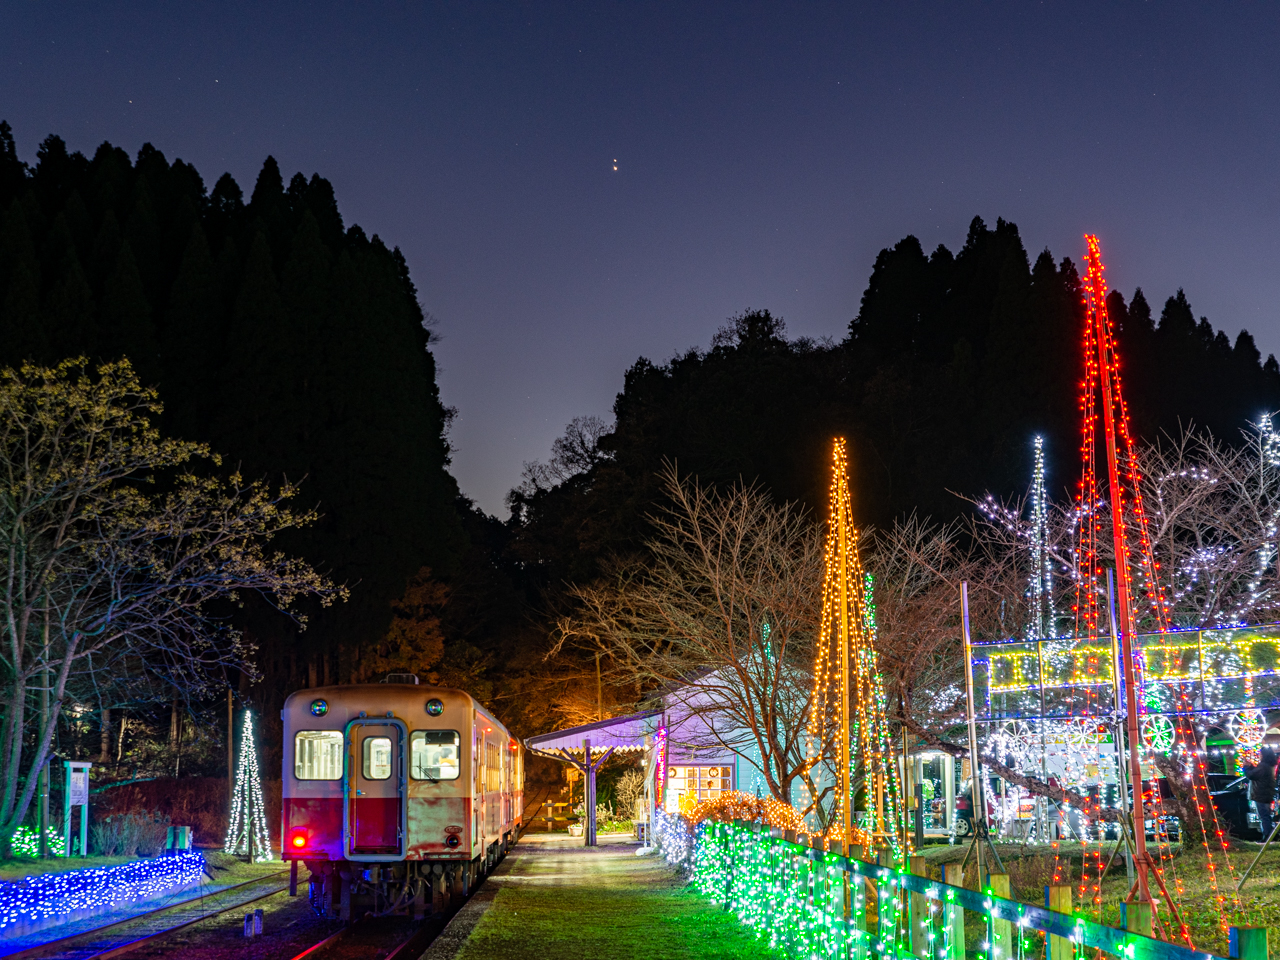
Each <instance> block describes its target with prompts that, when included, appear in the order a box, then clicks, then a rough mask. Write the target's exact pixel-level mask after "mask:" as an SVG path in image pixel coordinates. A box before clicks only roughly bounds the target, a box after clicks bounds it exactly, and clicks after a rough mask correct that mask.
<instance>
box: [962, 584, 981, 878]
mask: <svg viewBox="0 0 1280 960" xmlns="http://www.w3.org/2000/svg"><path fill="white" fill-rule="evenodd" d="M960 617H961V622H962V625H963V629H964V694H965V706H966V707H967V708H968V710H967V713H968V714H969V783H970V785H971V786H972V789H971V790H970V791H969V796H970V801H969V803H970V805H971V807H972V813H973V849H974V853H976V854H977V857H978V889H979V890H981V889H983V888H984V886H985V885H986V882H987V881H986V876H987V875H986V871H984V870H983V869H982V867H983V863H982V841H983V839H984V835H985V833H986V827H987V801H986V798H985V797H984V796H983V790H982V764H981V762H980V761H979V759H978V725H977V721H976V718H975V715H974V710H975V704H974V698H973V640H972V638H971V637H970V635H969V584H968V583H967V582H965V583H961V584H960Z"/></svg>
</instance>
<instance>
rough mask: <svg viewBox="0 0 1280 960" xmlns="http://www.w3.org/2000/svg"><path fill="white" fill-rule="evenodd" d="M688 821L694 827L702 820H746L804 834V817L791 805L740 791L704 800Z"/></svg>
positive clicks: (723, 821)
mask: <svg viewBox="0 0 1280 960" xmlns="http://www.w3.org/2000/svg"><path fill="white" fill-rule="evenodd" d="M688 820H689V822H690V823H692V824H694V825H695V826H696V825H697V824H699V823H702V821H704V820H718V821H720V822H721V823H732V822H733V821H734V820H749V821H753V822H756V823H767V824H769V826H771V827H781V828H782V829H783V830H795V831H797V832H799V833H805V832H807V828H806V826H805V822H804V815H803V814H801V813H800V811H799V810H797V809H796V808H795V807H793V806H791V804H789V803H783V802H782V801H781V800H777V799H775V798H773V797H764V798H761V797H757V796H755V794H751V793H746V792H744V791H742V790H734V791H732V792H729V793H724V794H721V795H720V796H719V797H716V798H714V799H712V800H703V801H702V802H701V803H699V804H698V805H697V806H696V807H694V808H693V810H692V811H691V812H690V813H689V816H688Z"/></svg>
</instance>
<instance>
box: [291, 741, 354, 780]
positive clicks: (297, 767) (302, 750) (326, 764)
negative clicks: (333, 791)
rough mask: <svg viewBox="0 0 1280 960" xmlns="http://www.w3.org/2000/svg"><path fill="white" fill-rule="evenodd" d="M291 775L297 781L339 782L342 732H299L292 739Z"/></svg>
mask: <svg viewBox="0 0 1280 960" xmlns="http://www.w3.org/2000/svg"><path fill="white" fill-rule="evenodd" d="M293 775H294V776H295V777H297V778H298V779H299V780H341V779H342V731H341V730H303V731H301V732H299V733H298V735H297V736H295V737H294V738H293Z"/></svg>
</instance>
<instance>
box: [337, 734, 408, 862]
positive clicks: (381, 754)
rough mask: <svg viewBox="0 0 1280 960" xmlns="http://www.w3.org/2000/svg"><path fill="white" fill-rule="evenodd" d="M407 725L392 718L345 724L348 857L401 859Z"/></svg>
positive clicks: (402, 856) (345, 831)
mask: <svg viewBox="0 0 1280 960" xmlns="http://www.w3.org/2000/svg"><path fill="white" fill-rule="evenodd" d="M406 734H407V730H406V728H405V725H404V724H403V723H401V722H400V721H399V720H392V719H390V718H378V719H373V718H369V719H367V720H366V719H360V720H352V721H351V722H350V723H349V724H347V745H348V753H347V758H348V763H347V776H346V782H345V784H344V787H345V789H344V791H343V792H344V793H345V794H346V808H347V809H346V817H345V818H344V819H345V828H344V830H343V833H344V837H343V840H344V844H343V846H344V847H345V849H346V852H347V856H348V858H350V859H352V860H374V861H376V860H402V859H403V858H404V836H405V774H406V770H405V758H404V745H405V740H406V739H407V736H406Z"/></svg>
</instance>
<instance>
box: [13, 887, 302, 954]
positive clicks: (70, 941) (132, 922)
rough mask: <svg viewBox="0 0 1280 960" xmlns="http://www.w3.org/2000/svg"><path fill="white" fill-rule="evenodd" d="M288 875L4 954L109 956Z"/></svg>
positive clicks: (250, 899) (237, 904) (252, 898)
mask: <svg viewBox="0 0 1280 960" xmlns="http://www.w3.org/2000/svg"><path fill="white" fill-rule="evenodd" d="M287 875H288V871H285V870H282V871H280V872H278V873H269V874H267V875H265V876H262V877H255V878H254V879H252V880H246V881H244V882H243V883H237V884H234V885H233V886H230V887H223V888H222V889H221V890H218V891H216V892H214V893H208V894H197V895H196V896H193V897H190V898H188V899H186V900H182V901H179V902H178V903H171V904H167V905H166V906H163V907H157V908H156V909H154V910H149V911H147V912H146V913H140V914H135V915H133V916H131V917H125V918H122V919H120V920H115V921H112V922H110V923H105V924H103V925H102V926H100V927H94V928H93V929H91V930H84V931H80V932H77V933H73V934H70V935H68V936H65V937H61V938H59V939H56V940H48V941H45V942H44V943H40V944H33V945H32V946H30V947H26V948H24V949H21V950H17V951H15V952H13V953H6V954H4V956H3V960H23V958H31V957H39V958H40V960H107V958H108V957H115V956H119V955H120V954H123V953H128V952H129V951H131V950H135V949H137V948H138V947H140V946H142V945H144V944H146V943H148V942H150V941H152V940H156V939H158V938H159V937H163V936H166V935H167V934H170V933H173V932H174V931H175V930H181V929H182V928H183V927H189V926H191V925H192V924H194V923H199V922H200V921H202V920H208V919H209V918H210V917H216V916H218V915H219V914H222V913H226V912H227V911H229V910H237V909H239V908H241V907H244V906H245V905H247V904H250V903H255V902H256V901H258V900H263V899H266V898H267V897H270V896H273V895H275V894H277V893H281V892H283V891H285V890H288V889H289V885H288V884H287V883H286V884H283V885H280V884H279V879H280V878H281V877H284V876H287ZM263 884H268V885H269V886H268V888H267V889H249V890H246V889H245V888H246V887H261V886H262V885H263Z"/></svg>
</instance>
